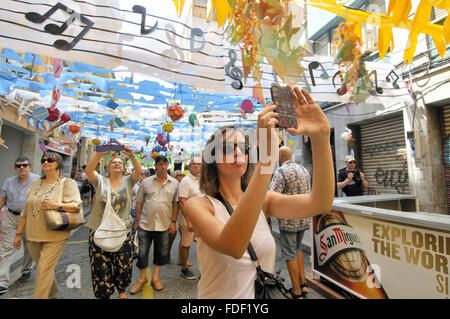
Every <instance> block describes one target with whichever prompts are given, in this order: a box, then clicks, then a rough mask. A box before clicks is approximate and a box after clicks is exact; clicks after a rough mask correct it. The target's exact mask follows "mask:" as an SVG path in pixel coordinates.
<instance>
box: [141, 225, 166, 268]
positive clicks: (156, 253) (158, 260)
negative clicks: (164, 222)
mask: <svg viewBox="0 0 450 319" xmlns="http://www.w3.org/2000/svg"><path fill="white" fill-rule="evenodd" d="M138 239H139V254H138V260H137V263H136V266H137V267H138V268H139V269H145V268H147V267H148V255H149V252H150V247H151V245H152V241H154V242H155V245H154V246H153V264H154V265H157V266H162V265H165V264H167V263H168V262H169V260H170V254H169V230H166V231H147V230H143V229H139V230H138Z"/></svg>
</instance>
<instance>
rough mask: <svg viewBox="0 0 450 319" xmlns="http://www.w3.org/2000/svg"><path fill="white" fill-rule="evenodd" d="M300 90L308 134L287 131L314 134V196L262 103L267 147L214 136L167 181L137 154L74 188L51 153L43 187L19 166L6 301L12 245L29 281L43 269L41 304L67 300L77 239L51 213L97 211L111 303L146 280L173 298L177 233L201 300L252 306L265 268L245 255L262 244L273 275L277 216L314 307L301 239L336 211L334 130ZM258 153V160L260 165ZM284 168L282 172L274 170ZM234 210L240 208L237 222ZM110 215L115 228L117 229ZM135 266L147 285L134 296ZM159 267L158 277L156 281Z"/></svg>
mask: <svg viewBox="0 0 450 319" xmlns="http://www.w3.org/2000/svg"><path fill="white" fill-rule="evenodd" d="M291 90H292V93H293V95H294V97H295V103H296V116H297V120H298V123H299V126H298V128H297V129H292V128H291V129H287V131H288V133H290V134H291V135H300V134H303V135H308V136H309V138H310V140H311V143H312V158H313V167H315V168H320V169H316V170H314V174H313V178H312V187H311V176H310V174H309V173H308V171H307V170H306V169H305V168H304V167H302V166H300V165H298V164H296V163H295V162H294V161H293V160H292V150H291V149H290V148H289V147H282V148H280V149H279V150H278V135H276V133H274V132H275V130H274V129H275V128H276V127H277V124H278V120H277V114H276V113H275V110H276V106H275V105H273V104H271V105H264V106H265V108H264V110H263V111H261V112H260V114H259V115H258V123H257V128H256V132H255V133H256V136H257V137H258V138H259V137H260V136H262V135H264V136H265V138H264V139H262V138H261V139H260V140H258V146H257V147H255V145H250V141H249V138H248V135H246V133H245V132H243V131H241V129H239V128H238V127H234V126H226V127H222V128H220V129H218V130H217V131H216V132H215V133H214V134H213V135H212V136H211V137H210V139H209V140H208V142H207V145H206V146H205V149H204V150H203V152H202V153H201V154H196V155H194V156H192V158H191V159H190V163H189V172H188V173H187V174H186V175H185V174H183V172H181V171H180V170H175V171H174V172H173V173H172V174H169V170H168V168H169V161H168V159H167V157H165V156H158V157H157V158H156V159H155V165H154V169H153V173H154V174H151V173H150V170H149V169H146V168H143V167H142V165H141V163H140V162H139V161H138V159H137V158H136V156H135V154H134V153H133V151H132V150H131V149H130V148H129V147H128V146H126V147H125V150H124V151H123V156H112V157H110V156H109V154H110V152H95V153H94V155H93V157H92V158H91V160H90V161H89V163H88V164H87V165H86V166H84V167H82V168H81V169H80V170H79V171H78V172H77V174H76V175H75V176H74V179H71V178H68V177H65V176H63V174H62V167H63V162H62V158H61V156H60V155H59V154H58V153H55V152H49V151H47V152H44V153H43V155H42V159H41V166H42V171H43V172H44V174H43V176H41V177H40V176H38V175H36V174H33V173H31V170H32V166H31V162H30V160H29V159H27V158H18V159H17V160H16V161H15V163H14V165H15V168H14V169H15V170H16V172H17V176H13V177H11V178H8V179H7V180H5V181H4V183H3V187H2V189H1V192H0V209H1V208H2V207H3V206H6V207H7V212H6V213H5V215H4V216H3V219H2V222H1V236H2V240H1V243H0V294H4V293H6V292H7V290H8V287H9V284H10V283H9V269H10V265H11V256H12V255H13V253H14V247H15V248H16V249H19V248H20V247H21V245H24V258H23V265H22V276H21V278H20V280H22V281H26V280H29V279H30V277H31V275H30V274H31V271H32V264H33V261H34V262H35V263H36V277H35V288H34V297H35V298H51V297H53V296H55V295H56V294H57V292H58V287H57V284H56V281H55V274H54V273H55V267H56V265H57V263H58V260H59V258H60V256H61V254H62V252H63V250H64V247H65V245H66V243H67V239H68V238H69V236H70V231H68V230H49V229H48V228H47V227H46V220H45V213H44V212H45V210H58V211H61V212H68V213H75V212H79V211H80V210H82V209H83V206H85V205H88V204H89V205H91V210H90V215H89V219H88V221H87V223H86V224H85V226H86V227H88V228H89V240H88V243H89V245H88V246H89V248H88V249H89V257H90V264H91V277H92V287H93V291H94V295H95V296H96V297H97V298H106V299H107V298H110V296H111V295H112V294H113V293H114V291H115V290H117V292H118V294H119V298H127V293H130V294H136V293H138V292H140V291H141V290H142V289H143V287H144V285H145V284H147V282H148V280H150V283H151V285H152V286H153V289H154V290H155V291H160V290H162V289H164V283H163V282H161V279H160V275H159V274H160V269H161V267H163V266H164V265H165V264H167V263H168V262H169V260H170V251H171V248H172V244H173V242H174V239H175V236H176V234H177V233H178V232H179V234H180V244H179V246H178V247H177V249H176V251H177V252H178V264H179V265H180V275H181V276H182V277H184V278H185V279H187V280H194V279H196V278H197V275H196V274H195V273H194V272H193V271H192V270H191V268H190V267H191V266H192V263H190V262H189V254H190V250H191V249H193V248H192V246H193V243H194V242H195V241H196V245H195V248H196V249H197V263H198V269H199V274H198V277H199V282H198V297H199V298H230V299H231V298H254V296H255V287H254V280H255V278H256V270H255V267H254V264H253V263H252V261H251V259H250V256H249V253H248V251H247V246H248V244H249V243H251V244H252V246H253V247H254V250H255V253H256V255H257V256H258V261H259V263H260V265H261V267H262V268H263V269H264V270H265V271H267V272H272V273H273V271H274V263H275V240H274V238H273V235H272V233H271V229H270V226H269V224H268V220H270V217H275V218H278V219H279V221H280V240H281V249H282V256H283V258H284V259H285V260H286V264H287V268H288V271H289V275H290V279H291V283H292V289H291V290H290V292H291V296H292V298H294V299H301V298H304V297H305V296H306V294H307V293H308V286H307V284H306V280H305V274H304V265H303V255H302V253H301V242H302V237H303V234H304V232H305V230H306V229H308V227H309V222H308V217H311V216H314V215H318V214H322V213H324V212H327V211H329V210H330V209H331V204H332V201H333V197H334V190H335V184H334V171H333V162H332V155H331V147H330V142H329V137H330V127H329V124H328V121H327V119H326V117H325V115H324V113H323V112H322V110H321V109H320V107H319V106H318V105H317V104H316V103H315V102H314V100H313V99H312V97H311V96H310V95H309V93H308V92H306V91H305V90H300V89H298V88H292V87H291ZM273 145H276V151H275V152H273V151H272V150H273V149H274V148H273ZM258 149H259V150H262V149H264V150H267V151H268V153H267V154H266V155H267V156H268V158H269V159H270V160H269V161H263V158H264V157H263V156H261V154H260V153H261V151H258ZM254 150H256V152H257V156H256V160H252V156H250V153H251V152H252V151H254ZM105 156H108V158H109V160H108V161H107V165H106V174H105V176H104V175H102V174H100V173H99V172H98V171H97V170H96V168H97V167H98V164H99V163H100V161H101V160H102V158H103V157H105ZM253 159H254V158H253ZM128 160H130V161H131V164H132V166H133V170H132V172H131V174H126V162H127V161H128ZM276 162H279V168H278V169H276V170H275V163H276ZM354 162H355V161H354V158H350V157H349V158H346V163H347V164H348V167H347V170H346V171H345V173H346V176H344V174H342V177H341V174H339V178H340V179H342V181H341V180H339V184H338V187H339V188H343V189H344V190H345V192H346V193H347V195H348V196H350V195H351V194H352V192H351V191H349V189H352V187H356V186H358V185H354V186H352V185H353V184H351V181H350V180H351V179H352V178H354V177H355V175H356V173H355V169H354ZM358 177H359V178H360V180H361V185H362V186H364V187H367V182H366V181H365V180H364V174H363V173H362V172H359V174H358ZM356 184H357V183H356ZM83 204H84V205H83ZM226 204H229V205H230V206H231V207H232V208H233V213H232V214H231V215H230V214H229V212H228V211H227V209H226V206H225V205H226ZM111 216H114V218H116V219H115V220H113V219H111V220H109V219H110V218H112V217H111ZM117 217H118V219H117ZM107 219H108V220H107ZM114 223H115V225H118V226H116V227H117V230H119V229H120V232H119V231H117V233H115V234H113V233H114V231H112V230H111V229H108V228H107V227H106V226H105V225H107V224H111V225H112V224H114ZM120 225H122V226H120ZM121 227H122V228H121ZM105 229H106V232H105ZM108 231H109V233H108ZM100 234H102V235H100ZM105 234H106V235H105ZM108 234H109V235H108ZM108 236H110V237H108ZM105 238H106V239H107V240H110V241H111V242H114V243H116V242H118V243H119V244H118V246H117V248H116V249H113V248H110V247H109V246H108V247H107V246H105V245H104V243H105ZM152 244H153V258H152V260H150V256H149V252H150V248H151V245H152ZM134 259H136V263H135V266H136V267H137V268H138V269H139V279H138V280H137V282H136V284H135V285H134V286H133V287H132V288H131V289H129V290H128V291H127V289H128V287H129V286H130V284H131V281H132V269H133V262H134ZM151 261H152V263H153V270H152V272H151V273H152V276H151V278H147V272H146V269H147V268H148V267H149V263H150V262H151Z"/></svg>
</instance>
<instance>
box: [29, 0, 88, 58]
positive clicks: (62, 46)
mask: <svg viewBox="0 0 450 319" xmlns="http://www.w3.org/2000/svg"><path fill="white" fill-rule="evenodd" d="M58 10H62V11H64V12H66V13H67V14H69V18H68V19H67V20H66V21H65V22H64V23H63V24H62V25H61V26H58V25H56V24H54V23H49V24H47V25H45V27H44V30H45V32H47V33H50V34H53V35H62V34H63V33H64V31H66V29H67V28H68V27H69V26H70V25H71V24H72V23H73V22H74V21H75V20H77V19H78V20H80V22H81V23H82V24H85V26H84V28H83V30H82V31H81V32H80V33H79V34H78V35H77V36H76V37H74V39H73V40H72V41H71V42H68V41H66V40H63V39H58V40H56V41H55V42H54V43H53V46H54V47H55V48H57V49H58V50H62V51H70V50H72V49H73V48H74V47H75V46H76V45H77V44H78V42H80V40H81V39H82V38H83V37H84V36H85V35H86V34H87V33H88V32H89V30H90V29H91V28H92V26H93V25H94V22H92V21H91V20H89V19H88V18H86V17H85V16H84V15H82V14H80V13H78V12H75V11H73V10H72V9H70V8H68V7H66V6H65V5H64V4H62V3H61V2H58V3H56V4H55V5H54V6H53V7H51V8H50V10H48V11H47V12H46V13H44V15H41V14H39V13H37V12H27V13H26V14H25V18H26V19H27V20H28V21H31V22H33V23H36V24H41V23H43V22H44V21H46V20H47V19H49V18H50V17H51V16H52V15H53V14H54V13H55V12H57V11H58ZM67 37H72V36H67Z"/></svg>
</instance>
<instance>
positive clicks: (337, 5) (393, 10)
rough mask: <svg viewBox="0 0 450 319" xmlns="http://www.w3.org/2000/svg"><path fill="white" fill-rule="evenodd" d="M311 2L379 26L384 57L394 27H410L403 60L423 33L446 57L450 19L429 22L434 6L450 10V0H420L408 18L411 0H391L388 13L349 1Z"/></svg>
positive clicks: (409, 56)
mask: <svg viewBox="0 0 450 319" xmlns="http://www.w3.org/2000/svg"><path fill="white" fill-rule="evenodd" d="M308 4H309V5H312V6H314V7H317V8H321V9H324V10H327V11H330V12H333V13H335V14H337V15H339V16H341V17H343V18H345V19H347V21H355V22H358V23H368V24H372V25H375V26H377V27H378V50H379V52H380V58H381V59H383V58H384V56H385V54H386V53H387V51H388V49H389V47H390V48H391V51H393V50H394V37H393V32H392V28H403V29H407V30H409V32H410V33H409V37H408V42H407V46H406V48H405V52H404V56H403V60H404V62H405V63H410V62H411V61H412V59H413V58H414V54H415V51H416V48H417V39H418V36H419V34H420V33H424V34H428V35H431V37H432V39H433V42H434V44H435V46H436V49H437V51H438V53H439V55H440V56H441V57H442V58H444V54H445V52H446V45H447V46H448V45H449V44H450V19H448V18H447V19H445V22H444V24H443V25H438V24H436V23H430V16H431V10H432V7H433V6H434V7H436V8H438V9H441V10H446V11H447V13H448V14H450V2H449V1H448V0H421V1H420V3H419V5H418V6H417V9H416V12H415V14H414V18H413V19H409V17H410V16H412V14H411V10H412V8H413V7H412V5H411V0H390V1H389V7H388V10H387V14H379V13H374V12H366V11H363V10H360V9H349V8H348V7H347V6H346V3H342V1H339V2H338V1H335V0H309V1H308Z"/></svg>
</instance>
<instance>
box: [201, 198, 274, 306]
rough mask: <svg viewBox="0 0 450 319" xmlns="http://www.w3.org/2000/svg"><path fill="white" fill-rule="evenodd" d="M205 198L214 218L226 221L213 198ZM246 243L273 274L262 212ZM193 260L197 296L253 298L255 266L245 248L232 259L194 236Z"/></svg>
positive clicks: (271, 247) (271, 251)
mask: <svg viewBox="0 0 450 319" xmlns="http://www.w3.org/2000/svg"><path fill="white" fill-rule="evenodd" d="M206 197H207V198H208V199H209V200H210V201H211V203H212V204H213V206H214V212H215V217H216V218H217V219H219V220H220V221H222V222H223V223H226V222H227V221H228V219H229V218H230V215H229V214H228V211H227V210H226V208H225V206H224V205H223V204H222V203H221V202H220V201H218V200H217V199H215V198H212V197H210V196H206ZM236 235H238V234H236ZM250 242H251V243H252V246H253V249H254V250H255V253H256V256H257V257H258V261H259V264H260V265H261V268H262V269H263V270H265V271H267V272H271V273H273V271H274V267H275V248H276V246H275V240H274V238H273V235H272V233H271V231H270V229H269V225H268V224H267V221H266V218H265V215H264V213H263V211H261V213H260V215H259V218H258V222H257V223H256V226H255V230H254V232H253V235H252V238H251V240H250ZM197 259H198V260H197V262H198V267H199V270H200V274H201V278H200V281H199V283H198V298H203V299H254V298H255V279H256V268H255V265H254V264H253V263H252V260H251V258H250V255H249V253H248V251H245V253H244V255H243V256H242V258H241V259H235V258H233V257H231V256H227V255H224V254H221V253H219V252H217V251H215V250H213V249H211V248H210V247H209V246H208V245H207V244H205V242H204V241H203V240H202V239H201V238H198V240H197Z"/></svg>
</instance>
